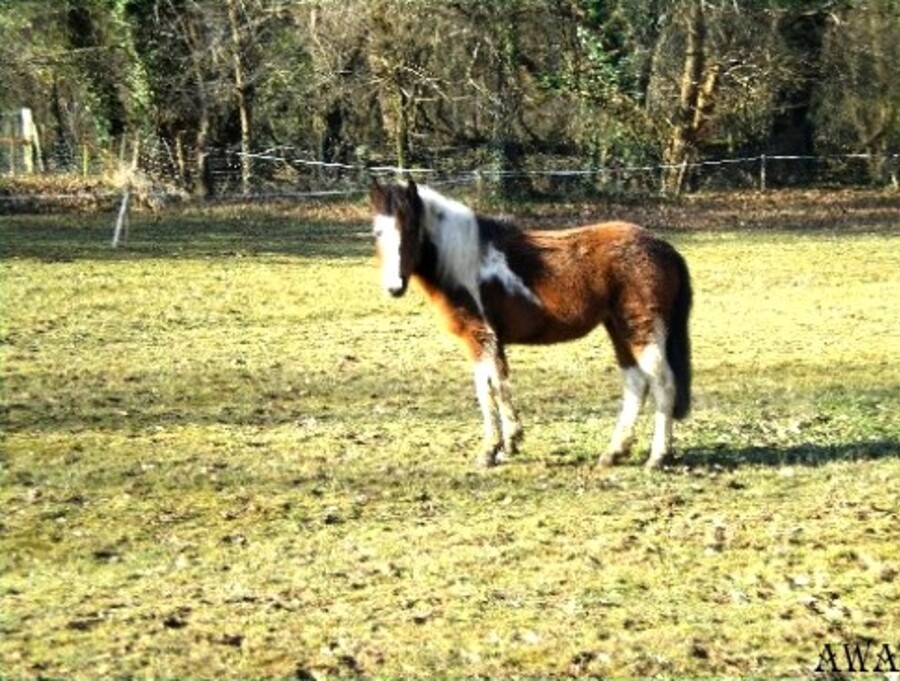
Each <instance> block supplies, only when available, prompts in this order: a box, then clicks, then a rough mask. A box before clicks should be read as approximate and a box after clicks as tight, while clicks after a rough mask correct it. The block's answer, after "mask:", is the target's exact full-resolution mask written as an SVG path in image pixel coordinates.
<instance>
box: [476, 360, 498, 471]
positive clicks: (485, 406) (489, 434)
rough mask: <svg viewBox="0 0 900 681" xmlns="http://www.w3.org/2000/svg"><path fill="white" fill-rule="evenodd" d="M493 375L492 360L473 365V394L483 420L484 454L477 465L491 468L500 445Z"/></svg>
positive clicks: (479, 361) (494, 370)
mask: <svg viewBox="0 0 900 681" xmlns="http://www.w3.org/2000/svg"><path fill="white" fill-rule="evenodd" d="M495 374H496V369H495V367H494V362H493V360H492V359H489V358H487V357H485V358H482V359H480V360H478V361H477V362H476V363H475V394H476V395H477V396H478V404H479V405H480V406H481V414H482V417H483V418H484V452H483V454H482V455H481V459H480V460H479V463H481V464H482V465H484V466H493V465H495V464H496V463H497V453H498V452H499V451H500V445H501V441H500V422H499V416H500V414H499V411H498V409H497V400H496V398H495V395H494V388H493V385H492V383H493V379H494V375H495Z"/></svg>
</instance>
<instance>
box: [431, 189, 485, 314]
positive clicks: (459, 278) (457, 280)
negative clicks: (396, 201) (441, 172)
mask: <svg viewBox="0 0 900 681" xmlns="http://www.w3.org/2000/svg"><path fill="white" fill-rule="evenodd" d="M418 194H419V198H420V199H421V200H422V204H423V205H424V207H425V214H424V228H425V231H426V232H427V234H428V236H429V238H430V239H431V241H432V243H434V245H435V248H436V249H437V252H438V276H439V277H440V278H441V279H442V280H443V281H444V282H445V283H448V284H456V285H457V286H461V287H463V288H465V289H466V290H468V292H469V293H470V294H471V296H472V298H473V299H474V300H475V302H476V303H477V304H478V307H479V308H481V307H482V305H481V295H480V293H479V286H478V275H479V270H480V268H481V246H480V242H479V236H478V219H477V218H476V217H475V212H474V211H473V210H472V209H471V208H469V207H468V206H465V205H463V204H462V203H460V202H459V201H454V200H453V199H451V198H448V197H446V196H444V195H443V194H440V193H439V192H437V191H435V190H434V189H432V188H431V187H428V186H425V185H419V186H418Z"/></svg>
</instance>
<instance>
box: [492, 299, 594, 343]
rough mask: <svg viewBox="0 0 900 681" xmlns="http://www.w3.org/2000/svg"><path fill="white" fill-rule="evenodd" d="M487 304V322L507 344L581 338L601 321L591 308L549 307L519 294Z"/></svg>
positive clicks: (556, 341)
mask: <svg viewBox="0 0 900 681" xmlns="http://www.w3.org/2000/svg"><path fill="white" fill-rule="evenodd" d="M485 303H486V304H485V307H486V310H485V312H486V313H487V316H488V321H489V322H490V324H491V326H492V327H493V328H494V331H495V332H496V333H497V335H498V336H499V337H500V340H501V341H503V342H504V343H518V344H523V345H544V344H548V343H562V342H565V341H570V340H575V339H576V338H581V337H582V336H584V335H586V334H588V333H589V332H590V331H591V330H592V329H594V328H595V327H596V326H597V324H598V323H599V322H600V319H599V318H598V317H597V316H596V315H595V314H592V313H593V311H592V310H577V309H568V310H554V309H548V308H547V307H544V306H541V305H537V304H535V303H534V302H532V301H530V300H526V299H524V298H521V297H517V296H504V297H503V298H501V299H499V300H497V299H495V300H494V301H493V304H491V302H488V301H487V300H486V301H485Z"/></svg>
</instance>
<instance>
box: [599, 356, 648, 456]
mask: <svg viewBox="0 0 900 681" xmlns="http://www.w3.org/2000/svg"><path fill="white" fill-rule="evenodd" d="M622 382H623V384H624V390H623V395H622V411H621V412H619V420H618V421H617V422H616V427H615V430H613V435H612V440H610V443H609V449H607V450H606V453H605V454H603V455H602V456H601V457H600V465H601V466H612V465H613V464H615V463H616V462H617V461H619V460H620V459H623V458H625V457H626V456H628V453H629V452H630V451H631V446H632V445H633V444H634V426H635V423H636V422H637V417H638V414H639V413H640V411H641V407H642V406H643V404H644V400H645V399H646V397H647V379H646V377H645V376H644V373H643V371H642V370H641V369H640V368H639V367H637V366H630V367H622Z"/></svg>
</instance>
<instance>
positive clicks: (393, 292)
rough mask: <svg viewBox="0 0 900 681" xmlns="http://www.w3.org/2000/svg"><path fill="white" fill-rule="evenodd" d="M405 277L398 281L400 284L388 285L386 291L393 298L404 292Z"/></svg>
mask: <svg viewBox="0 0 900 681" xmlns="http://www.w3.org/2000/svg"><path fill="white" fill-rule="evenodd" d="M406 284H407V282H406V279H403V280H401V281H400V286H390V287H388V290H387V291H388V293H390V294H391V295H392V296H393V297H394V298H399V297H400V296H402V295H403V294H404V293H406Z"/></svg>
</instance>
